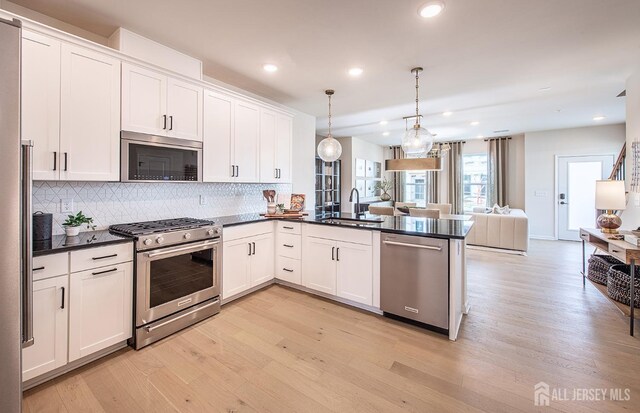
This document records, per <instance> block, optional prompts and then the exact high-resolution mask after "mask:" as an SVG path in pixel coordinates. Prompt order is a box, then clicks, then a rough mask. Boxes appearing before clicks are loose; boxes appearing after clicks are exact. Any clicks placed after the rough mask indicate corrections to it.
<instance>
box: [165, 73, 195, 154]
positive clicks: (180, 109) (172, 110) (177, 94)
mask: <svg viewBox="0 0 640 413" xmlns="http://www.w3.org/2000/svg"><path fill="white" fill-rule="evenodd" d="M167 115H168V116H169V119H168V123H167V131H168V136H171V137H173V138H180V139H190V140H194V141H200V142H202V88H201V87H200V86H196V85H192V84H190V83H187V82H182V81H180V80H177V79H172V78H169V79H168V81H167Z"/></svg>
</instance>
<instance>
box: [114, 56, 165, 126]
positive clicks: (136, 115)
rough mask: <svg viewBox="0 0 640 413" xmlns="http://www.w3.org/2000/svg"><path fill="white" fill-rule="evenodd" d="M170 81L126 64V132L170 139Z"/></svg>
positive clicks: (124, 82) (124, 85)
mask: <svg viewBox="0 0 640 413" xmlns="http://www.w3.org/2000/svg"><path fill="white" fill-rule="evenodd" d="M165 115H167V77H166V76H164V75H162V74H160V73H157V72H154V71H152V70H149V69H143V68H141V67H138V66H134V65H131V64H128V63H123V64H122V129H123V130H127V131H132V132H140V133H149V134H152V135H159V136H166V135H167V130H166V128H167V119H165Z"/></svg>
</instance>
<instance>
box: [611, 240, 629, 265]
mask: <svg viewBox="0 0 640 413" xmlns="http://www.w3.org/2000/svg"><path fill="white" fill-rule="evenodd" d="M609 254H611V255H613V256H614V257H616V258H617V259H619V260H620V261H622V262H627V250H626V249H625V248H622V247H619V246H617V245H613V244H609Z"/></svg>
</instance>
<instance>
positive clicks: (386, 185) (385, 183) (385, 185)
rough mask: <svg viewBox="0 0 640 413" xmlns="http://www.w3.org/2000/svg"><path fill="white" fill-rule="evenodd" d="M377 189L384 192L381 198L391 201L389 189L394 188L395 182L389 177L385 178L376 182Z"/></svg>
mask: <svg viewBox="0 0 640 413" xmlns="http://www.w3.org/2000/svg"><path fill="white" fill-rule="evenodd" d="M376 189H378V190H380V191H382V194H380V199H381V200H383V201H389V200H390V199H391V195H389V191H391V190H392V189H393V182H391V181H389V180H388V179H387V178H384V179H383V180H382V181H378V182H376Z"/></svg>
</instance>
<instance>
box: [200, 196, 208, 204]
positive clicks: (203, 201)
mask: <svg viewBox="0 0 640 413" xmlns="http://www.w3.org/2000/svg"><path fill="white" fill-rule="evenodd" d="M200 205H207V197H206V196H204V195H200Z"/></svg>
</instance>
